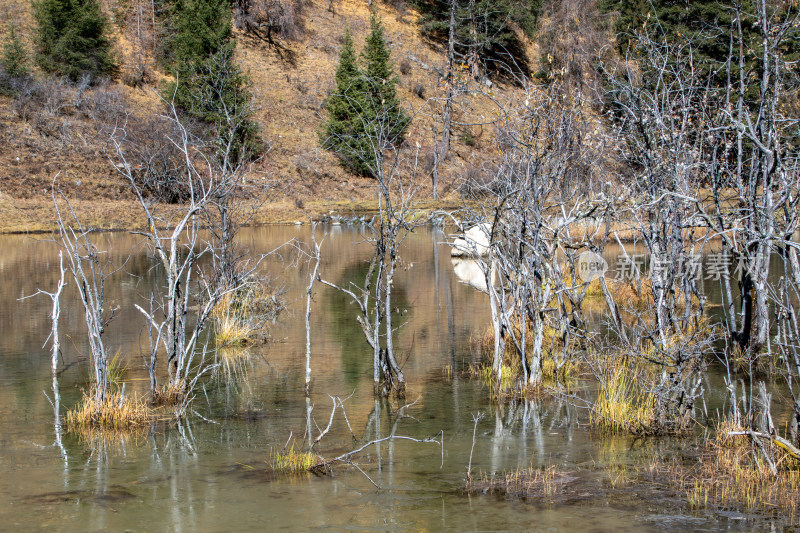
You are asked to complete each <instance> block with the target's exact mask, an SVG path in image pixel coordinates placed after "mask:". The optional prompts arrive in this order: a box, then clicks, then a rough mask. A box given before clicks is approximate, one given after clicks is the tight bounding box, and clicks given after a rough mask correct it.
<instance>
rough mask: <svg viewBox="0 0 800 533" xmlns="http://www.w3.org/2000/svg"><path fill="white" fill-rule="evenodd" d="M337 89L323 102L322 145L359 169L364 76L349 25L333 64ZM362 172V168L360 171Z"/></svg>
mask: <svg viewBox="0 0 800 533" xmlns="http://www.w3.org/2000/svg"><path fill="white" fill-rule="evenodd" d="M335 79H336V90H335V91H334V93H333V94H331V95H330V96H329V97H328V99H327V100H326V101H325V108H326V109H327V110H328V121H327V123H326V124H325V128H324V130H323V131H322V133H321V135H320V136H321V140H322V146H323V147H324V148H326V149H328V150H333V151H334V152H336V153H337V154H338V155H339V157H340V159H342V161H343V162H344V163H345V165H347V166H348V167H350V168H351V169H352V170H356V171H359V168H360V165H359V164H358V161H357V157H355V155H356V154H357V153H358V152H360V151H361V150H363V147H361V146H360V144H361V143H362V142H363V139H362V137H363V135H362V134H363V127H362V123H361V118H360V117H361V113H362V112H363V110H364V95H365V85H364V77H363V74H362V73H361V70H360V69H359V68H358V62H357V57H356V52H355V48H354V47H353V36H352V35H351V34H350V28H347V30H346V31H345V34H344V42H343V43H342V48H341V50H340V51H339V65H338V66H337V67H336V75H335ZM360 172H361V171H360Z"/></svg>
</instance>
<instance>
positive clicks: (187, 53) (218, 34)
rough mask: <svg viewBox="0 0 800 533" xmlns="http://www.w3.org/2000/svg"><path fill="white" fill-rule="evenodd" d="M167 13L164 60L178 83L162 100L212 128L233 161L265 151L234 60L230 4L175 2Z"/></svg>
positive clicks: (226, 0) (208, 0)
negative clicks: (170, 102)
mask: <svg viewBox="0 0 800 533" xmlns="http://www.w3.org/2000/svg"><path fill="white" fill-rule="evenodd" d="M165 14H166V19H165V21H164V22H165V26H166V27H167V29H168V30H167V37H166V38H165V39H164V49H163V59H164V62H165V63H166V65H167V66H168V67H169V68H171V70H172V72H173V73H174V75H175V80H176V81H175V82H173V83H169V84H167V86H166V88H165V89H164V97H165V98H166V99H167V100H173V99H174V102H175V105H176V107H178V109H180V110H181V111H182V112H183V113H185V114H187V115H189V116H191V117H194V118H196V119H198V120H200V121H202V122H203V123H205V124H207V125H209V126H211V131H209V132H208V136H209V137H211V138H214V139H215V142H217V143H218V150H217V153H218V155H219V156H220V157H222V156H224V155H225V154H227V156H228V158H229V162H230V163H232V164H236V163H237V162H241V161H243V160H245V159H248V158H250V157H252V156H253V155H257V154H259V153H261V152H262V151H263V142H262V140H261V136H260V132H259V127H258V124H257V123H256V122H255V121H254V120H253V119H252V113H253V106H252V94H251V91H250V89H249V86H250V81H249V80H248V78H247V76H245V75H244V74H243V73H242V71H241V68H240V67H239V66H238V65H237V64H236V62H235V60H234V57H233V53H234V50H235V48H236V42H235V40H233V39H232V38H231V34H232V13H231V2H230V0H171V1H170V2H169V4H168V5H167V9H166V12H165ZM228 146H230V148H231V150H228Z"/></svg>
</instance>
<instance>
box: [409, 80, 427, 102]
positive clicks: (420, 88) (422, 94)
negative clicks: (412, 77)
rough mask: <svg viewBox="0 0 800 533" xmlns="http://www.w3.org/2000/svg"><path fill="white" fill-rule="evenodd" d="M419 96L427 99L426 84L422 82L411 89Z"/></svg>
mask: <svg viewBox="0 0 800 533" xmlns="http://www.w3.org/2000/svg"><path fill="white" fill-rule="evenodd" d="M411 92H413V93H414V94H415V95H416V96H417V97H418V98H422V99H423V100H424V99H425V86H424V85H422V84H421V83H417V84H415V85H414V88H413V89H412V90H411Z"/></svg>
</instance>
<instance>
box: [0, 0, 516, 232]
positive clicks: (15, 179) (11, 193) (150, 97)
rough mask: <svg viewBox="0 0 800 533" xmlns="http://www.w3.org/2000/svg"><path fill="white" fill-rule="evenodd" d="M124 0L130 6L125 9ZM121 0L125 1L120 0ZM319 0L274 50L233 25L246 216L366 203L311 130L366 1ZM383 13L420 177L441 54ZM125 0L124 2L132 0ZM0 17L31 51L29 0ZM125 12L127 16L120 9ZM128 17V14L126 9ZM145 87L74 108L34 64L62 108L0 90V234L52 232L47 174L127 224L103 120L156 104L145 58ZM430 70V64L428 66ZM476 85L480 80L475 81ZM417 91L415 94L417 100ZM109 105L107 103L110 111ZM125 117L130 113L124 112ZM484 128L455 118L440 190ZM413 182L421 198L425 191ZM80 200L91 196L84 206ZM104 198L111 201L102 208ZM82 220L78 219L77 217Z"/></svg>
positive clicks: (18, 0)
mask: <svg viewBox="0 0 800 533" xmlns="http://www.w3.org/2000/svg"><path fill="white" fill-rule="evenodd" d="M134 4H135V3H133V4H131V5H132V6H133V5H134ZM103 5H104V8H105V10H106V12H108V13H110V14H111V15H112V16H111V20H112V24H111V26H112V31H113V34H114V37H115V40H116V42H117V44H116V50H117V56H118V58H119V60H120V61H121V68H120V80H126V81H130V72H131V68H132V62H133V61H134V60H135V58H136V57H137V49H136V46H135V43H133V42H132V41H131V39H132V38H133V37H132V34H131V32H130V31H129V29H130V28H129V27H126V26H125V25H124V24H123V21H124V20H127V19H126V18H125V16H124V15H125V14H124V12H122V11H121V9H123V8H124V6H122V4H119V3H117V2H112V1H111V0H105V1H104V2H103ZM126 5H127V4H126ZM329 5H330V3H329V1H328V0H311V1H310V2H309V3H308V5H307V7H305V8H304V19H305V32H304V34H303V35H302V37H301V38H300V40H298V41H286V42H282V46H283V49H278V48H276V47H272V46H269V45H267V43H265V42H263V41H260V40H257V39H254V38H252V37H249V36H247V35H245V34H243V33H241V32H237V58H238V59H239V61H240V62H241V64H242V66H243V69H244V70H245V71H246V72H247V73H249V76H250V78H251V80H252V83H253V89H254V92H255V103H256V105H257V106H258V111H257V113H256V119H257V120H258V122H259V123H260V125H261V127H262V130H263V135H264V138H265V139H266V141H267V142H268V144H269V145H270V147H271V149H270V151H269V152H268V153H267V154H266V155H265V156H264V157H263V158H262V159H261V160H259V161H257V162H256V163H255V164H254V167H253V175H252V176H251V177H250V178H249V180H250V181H251V182H256V183H258V182H259V181H263V182H265V183H267V184H268V185H269V187H268V188H267V193H266V198H267V203H266V204H265V205H264V207H263V208H262V209H261V211H260V212H259V213H258V215H257V216H256V218H255V219H254V220H253V222H255V223H266V222H293V221H296V220H307V218H308V215H314V216H319V215H321V214H328V213H329V212H330V211H331V210H335V211H344V212H345V213H347V212H358V211H363V210H364V209H368V208H369V207H371V206H372V202H373V201H374V200H373V198H374V196H375V191H374V182H373V180H371V179H368V178H362V177H356V176H353V175H350V174H348V173H347V172H346V171H345V170H344V169H343V168H342V167H341V165H339V163H338V161H337V159H336V158H335V156H334V155H333V154H331V153H329V152H326V151H324V150H321V149H320V148H319V138H318V132H319V131H320V129H321V127H322V125H323V123H324V120H325V112H324V107H323V106H324V101H325V98H326V97H327V95H328V94H329V93H330V91H331V90H332V89H333V87H334V82H333V74H334V71H335V69H336V64H337V61H338V52H339V46H340V44H341V38H342V36H343V34H344V29H345V28H346V27H348V26H349V27H350V28H351V30H352V32H353V36H354V40H355V42H356V45H357V47H359V48H360V47H361V46H362V44H363V40H364V37H365V35H366V33H367V30H368V26H369V6H368V5H367V3H365V2H361V1H353V0H340V1H338V2H336V3H335V4H334V9H333V11H330V10H329V9H328V8H329ZM373 6H374V7H376V8H377V9H378V13H379V15H380V17H381V19H382V21H383V24H384V27H385V30H386V36H387V40H388V42H389V44H390V46H391V48H392V60H393V61H394V63H395V72H396V74H397V75H398V77H399V79H400V83H399V95H400V97H401V99H402V101H403V104H404V105H405V106H406V107H407V108H408V109H409V110H410V111H411V112H412V114H414V119H413V122H412V125H411V128H410V130H409V133H408V140H409V143H408V146H410V147H418V155H419V157H420V165H419V169H420V172H419V176H418V179H419V180H420V182H421V183H423V184H425V185H426V187H427V185H428V183H429V179H430V178H429V172H430V163H431V160H432V156H431V152H432V146H433V137H432V133H431V128H432V124H433V122H432V118H431V114H432V110H433V107H432V106H433V105H435V104H434V103H433V102H434V101H435V99H436V98H437V97H440V96H442V91H443V89H444V87H442V86H441V84H440V80H439V75H438V74H437V73H436V72H435V69H442V68H443V67H444V65H445V57H444V53H443V51H442V50H441V49H437V48H436V47H435V46H434V45H432V44H431V43H428V42H425V41H424V40H423V38H422V37H421V35H420V33H419V29H418V26H417V24H416V17H417V15H416V14H415V13H414V12H413V11H411V10H409V9H407V8H406V9H404V10H403V12H402V13H399V12H397V11H396V10H395V9H394V8H393V7H390V6H387V5H385V4H382V3H375V4H373ZM130 9H133V7H131V8H130ZM0 15H2V16H4V17H5V18H6V19H7V20H8V19H14V20H16V21H18V23H19V27H20V31H21V33H22V34H23V37H24V39H25V41H26V43H27V44H28V47H29V50H32V43H31V36H32V35H33V30H34V21H33V17H32V13H31V5H30V3H29V2H28V0H7V1H6V2H3V5H2V6H0ZM128 15H130V14H128ZM128 18H130V16H128ZM145 62H146V63H147V66H148V69H149V72H150V75H149V80H148V82H149V83H150V85H139V86H137V88H133V87H130V86H127V85H124V84H123V83H121V82H120V80H115V81H112V82H109V83H108V84H106V85H105V86H101V87H98V88H93V89H91V90H89V91H87V92H86V93H85V95H84V96H83V98H84V99H85V102H83V103H81V104H80V105H79V106H76V105H74V102H73V100H74V94H72V93H70V89H69V88H68V87H57V89H58V90H57V91H56V90H54V89H53V90H51V88H50V87H51V86H53V87H55V86H57V85H58V84H57V82H56V81H54V80H52V79H49V80H48V79H47V78H46V77H44V76H42V75H41V73H35V75H36V79H37V83H43V84H45V85H47V84H50V85H47V86H46V87H45V88H44V89H43V90H42V91H40V94H41V93H43V94H48V95H49V94H51V93H53V94H60V92H59V91H61V92H63V93H64V95H65V96H64V98H65V100H64V102H63V103H64V105H60V106H52V105H50V103H49V102H48V103H46V104H45V103H42V101H41V98H40V101H38V102H26V101H21V100H20V99H19V98H12V97H8V96H0V194H2V196H0V215H5V216H2V217H0V232H3V231H5V232H7V231H25V230H28V231H32V230H44V229H51V228H52V226H53V224H51V223H50V222H49V220H50V218H49V217H51V215H52V213H51V211H52V209H51V208H50V203H51V199H50V188H51V183H52V180H53V177H54V176H56V175H57V174H58V176H59V178H58V184H59V187H60V188H61V189H62V190H63V191H64V192H65V194H67V196H68V197H69V198H70V200H71V201H73V202H74V203H75V205H76V206H78V209H79V210H83V211H82V213H84V212H85V216H87V217H88V219H90V220H91V221H92V223H91V224H89V225H96V226H99V227H104V228H111V227H129V225H130V224H136V223H137V221H138V210H137V208H136V206H135V205H134V204H133V198H132V195H130V194H129V193H128V191H127V187H126V185H125V184H124V183H122V182H121V181H120V179H119V176H118V175H117V174H116V173H115V171H114V169H113V167H112V166H111V163H110V161H109V159H108V155H107V139H108V128H109V127H111V126H113V125H114V124H115V123H119V124H121V123H122V122H123V121H125V120H135V119H136V118H137V117H139V118H141V117H146V116H148V115H152V114H154V113H159V112H162V111H163V103H162V102H161V101H160V99H159V97H158V94H157V90H158V83H159V80H163V79H164V77H165V75H164V73H163V72H159V71H158V70H157V69H156V68H155V63H154V62H153V61H152V57H148V58H145ZM430 67H433V68H430ZM484 89H485V88H484ZM492 90H493V91H495V97H497V98H499V99H500V100H506V101H513V100H514V99H515V98H516V97H517V96H519V95H518V94H517V91H518V90H517V89H515V88H513V87H510V86H501V85H495V86H494V87H493V88H492ZM421 96H422V97H421ZM108 106H112V107H113V108H114V109H112V110H111V111H109V110H108V109H107V107H108ZM496 111H497V109H496V107H495V106H494V104H492V103H491V102H490V101H489V99H481V98H479V97H474V96H470V97H466V96H464V97H461V98H460V99H459V100H458V101H457V102H456V104H455V108H454V118H455V120H456V121H458V122H460V123H478V122H485V121H486V120H487V119H490V117H493V116H495V115H496ZM128 115H129V116H128ZM494 136H495V133H494V130H493V128H492V127H491V126H482V127H479V126H457V127H456V128H455V131H454V132H453V136H452V138H451V140H452V145H451V151H450V154H449V157H448V159H447V160H446V161H445V162H444V163H443V165H442V169H441V176H442V177H441V181H440V183H441V185H440V193H441V192H443V193H445V197H446V195H447V193H450V194H451V199H452V198H454V196H453V195H455V194H456V192H457V184H458V181H459V180H460V179H461V178H462V177H463V176H466V175H472V174H475V173H476V172H480V171H479V169H480V168H481V167H482V166H483V165H484V163H485V162H487V161H489V160H490V159H491V158H492V157H494V155H495V152H494V148H493V141H494ZM427 188H428V190H427V191H423V193H422V199H424V198H425V197H426V196H427V195H428V194H429V193H430V191H429V187H427ZM84 202H94V203H95V204H96V207H95V208H90V207H88V206H89V204H88V203H87V204H84ZM110 205H114V208H113V209H110V208H109V206H110ZM87 223H88V221H87Z"/></svg>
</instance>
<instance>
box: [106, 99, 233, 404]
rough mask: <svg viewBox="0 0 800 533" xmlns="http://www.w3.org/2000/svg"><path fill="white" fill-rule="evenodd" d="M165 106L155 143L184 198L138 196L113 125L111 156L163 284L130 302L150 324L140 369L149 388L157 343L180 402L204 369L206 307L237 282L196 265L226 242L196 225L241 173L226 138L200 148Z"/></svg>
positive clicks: (125, 147) (121, 135) (227, 196)
mask: <svg viewBox="0 0 800 533" xmlns="http://www.w3.org/2000/svg"><path fill="white" fill-rule="evenodd" d="M167 106H168V110H169V113H168V115H166V116H164V117H163V118H164V119H166V120H168V121H170V122H171V124H172V131H173V132H174V134H172V135H168V136H167V137H166V138H164V139H163V142H165V143H170V144H171V146H172V147H174V149H175V150H176V151H177V153H179V154H180V155H181V157H182V158H183V164H182V166H181V167H180V168H179V170H180V173H177V172H176V173H174V174H171V175H170V176H169V179H171V180H175V181H176V182H177V183H178V184H179V188H180V189H181V190H183V191H185V194H186V198H185V200H184V201H183V202H182V203H181V204H180V205H179V206H176V207H173V208H169V207H168V206H164V205H162V204H159V203H157V202H152V201H151V200H150V199H149V198H148V197H146V195H145V191H144V189H143V187H142V186H141V181H140V180H139V179H138V176H137V174H136V170H135V165H133V164H132V163H133V161H132V160H131V159H130V158H131V156H132V155H134V152H133V150H131V148H130V145H129V144H128V143H126V140H127V139H126V135H125V134H126V132H125V131H124V130H122V129H119V130H116V131H115V132H114V134H113V135H112V137H111V141H112V143H113V146H114V152H113V154H112V155H111V157H112V161H113V163H114V165H115V168H116V169H117V171H118V172H119V173H120V174H121V175H122V176H123V178H124V179H125V180H126V181H127V183H128V184H129V186H130V189H131V191H132V192H133V193H134V195H135V196H136V198H137V200H138V202H139V205H140V206H141V208H142V211H143V213H144V216H145V219H146V223H147V227H146V228H145V229H143V230H140V231H137V232H135V233H136V234H139V235H142V236H144V237H145V239H146V242H147V243H148V245H149V246H150V247H151V248H152V250H153V252H154V254H155V255H156V257H157V258H158V259H159V263H160V267H161V268H163V272H164V276H165V286H163V287H160V288H158V289H156V291H155V292H154V294H153V296H152V298H151V300H150V301H151V306H150V309H143V308H142V307H139V306H137V308H138V309H139V311H141V312H142V313H143V314H144V315H145V317H146V319H147V325H148V330H149V331H150V339H151V343H152V344H151V358H150V359H151V364H150V365H149V367H148V368H149V370H150V373H151V377H150V381H151V387H152V388H153V393H154V394H155V393H156V392H157V390H156V387H157V386H158V384H157V380H156V376H155V372H156V368H157V365H156V354H157V352H158V350H159V348H158V346H162V347H163V349H164V352H165V356H166V359H167V369H168V374H167V385H168V387H169V389H170V390H169V393H170V394H174V395H176V396H177V397H179V398H180V399H181V401H180V405H181V406H182V408H184V409H185V407H186V405H187V402H188V401H189V400H190V399H191V389H192V387H193V385H194V384H196V383H197V379H198V378H199V377H200V376H201V375H203V374H204V373H206V372H208V371H209V370H210V369H211V366H210V365H208V364H206V360H205V356H206V351H207V349H206V347H205V346H204V345H203V341H202V340H201V333H202V332H203V330H204V329H205V327H206V323H207V320H208V318H209V316H210V314H211V311H212V310H213V309H214V306H215V305H217V303H218V302H219V301H220V299H221V298H222V297H223V296H224V295H225V294H228V293H231V292H235V291H236V290H237V289H238V288H240V286H241V283H242V281H241V280H242V279H243V277H240V276H238V277H237V276H226V275H225V274H224V273H218V274H214V273H212V274H208V273H207V272H205V271H203V270H202V269H201V268H200V262H201V261H202V259H203V258H204V257H206V256H208V257H210V258H214V259H215V260H217V261H219V258H220V255H221V254H224V249H225V245H226V244H225V243H227V244H229V242H230V241H224V240H223V241H219V240H214V239H207V238H205V237H204V236H203V235H202V234H201V230H202V229H203V226H204V222H207V221H208V220H209V218H208V217H209V216H210V215H209V213H208V211H210V210H211V209H214V208H215V207H217V206H219V204H220V203H221V202H223V201H234V200H233V199H232V198H231V197H234V196H235V194H236V188H235V182H236V181H237V180H238V179H241V169H240V167H239V166H237V165H231V164H227V163H226V162H227V161H229V157H230V156H231V154H230V151H231V150H232V145H231V143H222V144H217V145H216V146H214V147H212V148H210V149H208V147H207V146H204V145H203V143H202V142H199V141H198V140H197V139H196V138H194V137H193V136H192V135H191V134H190V132H189V131H188V130H187V128H186V127H185V125H184V124H183V123H182V121H181V120H180V118H179V116H178V114H177V111H176V109H175V107H174V106H173V105H171V104H170V103H167ZM223 138H224V137H223ZM220 146H221V148H220ZM219 150H222V152H220V151H219ZM217 230H219V228H217ZM212 234H213V232H212ZM221 242H223V244H221ZM223 264H225V265H230V262H227V261H223ZM231 279H233V280H234V282H233V284H232V283H231V281H230V280H231ZM236 280H238V282H237V281H236Z"/></svg>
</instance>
